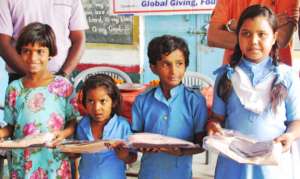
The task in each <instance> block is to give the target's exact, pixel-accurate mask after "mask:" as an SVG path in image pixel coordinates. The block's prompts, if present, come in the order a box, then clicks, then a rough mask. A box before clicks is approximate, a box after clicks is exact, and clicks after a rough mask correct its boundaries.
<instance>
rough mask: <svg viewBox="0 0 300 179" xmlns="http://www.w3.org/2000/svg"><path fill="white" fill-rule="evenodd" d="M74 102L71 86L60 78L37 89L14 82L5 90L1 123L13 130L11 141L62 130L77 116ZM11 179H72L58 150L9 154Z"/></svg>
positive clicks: (21, 151) (64, 157) (27, 150)
mask: <svg viewBox="0 0 300 179" xmlns="http://www.w3.org/2000/svg"><path fill="white" fill-rule="evenodd" d="M75 101H76V100H75V92H73V87H72V84H71V83H70V82H69V81H68V80H67V79H65V78H63V77H60V76H56V77H55V79H54V80H53V81H52V82H51V83H50V84H49V85H48V86H41V87H37V88H24V86H23V83H22V79H20V80H16V81H13V82H12V83H10V84H9V86H8V88H7V90H6V96H5V110H4V120H5V121H6V122H7V123H8V124H10V125H12V126H14V134H13V138H14V139H18V138H23V137H24V136H27V135H30V134H36V133H42V132H53V131H57V130H62V129H63V128H64V125H65V123H66V122H67V121H68V120H70V119H74V117H75V118H76V117H77V116H78V115H79V113H78V112H77V110H76V105H75V104H76V103H75ZM11 177H12V178H28V179H29V178H30V179H46V178H49V179H52V178H63V179H65V178H71V170H70V163H69V160H68V158H67V156H65V155H64V154H63V153H61V152H59V151H58V150H57V149H50V148H26V149H16V150H12V171H11Z"/></svg>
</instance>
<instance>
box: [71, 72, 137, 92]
mask: <svg viewBox="0 0 300 179" xmlns="http://www.w3.org/2000/svg"><path fill="white" fill-rule="evenodd" d="M99 73H101V74H106V75H109V76H110V77H112V78H114V79H120V80H123V81H124V82H125V83H132V80H131V78H130V77H129V76H128V75H127V74H126V73H125V72H123V71H121V70H119V69H117V68H113V67H92V68H89V69H86V70H84V71H82V72H80V73H79V74H78V75H77V76H76V77H75V78H74V87H75V89H77V88H78V85H79V84H80V83H83V81H84V80H85V79H86V78H87V77H88V75H92V74H99Z"/></svg>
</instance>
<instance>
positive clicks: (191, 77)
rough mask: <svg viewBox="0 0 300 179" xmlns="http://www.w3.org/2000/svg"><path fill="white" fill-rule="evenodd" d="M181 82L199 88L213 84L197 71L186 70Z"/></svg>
mask: <svg viewBox="0 0 300 179" xmlns="http://www.w3.org/2000/svg"><path fill="white" fill-rule="evenodd" d="M182 82H183V84H184V85H185V86H187V87H190V88H199V89H202V88H204V87H208V86H213V85H214V81H213V80H212V79H210V78H209V77H207V76H204V75H203V74H201V73H199V72H193V71H187V72H185V75H184V78H183V80H182Z"/></svg>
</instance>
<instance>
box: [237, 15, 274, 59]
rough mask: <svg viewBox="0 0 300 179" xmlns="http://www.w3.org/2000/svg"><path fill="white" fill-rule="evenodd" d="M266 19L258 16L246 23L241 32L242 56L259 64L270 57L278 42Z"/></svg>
mask: <svg viewBox="0 0 300 179" xmlns="http://www.w3.org/2000/svg"><path fill="white" fill-rule="evenodd" d="M276 37H277V33H274V32H273V29H272V27H271V26H270V24H269V22H268V20H267V19H266V17H263V16H258V17H255V18H254V19H247V20H245V21H244V23H243V25H242V26H241V30H240V32H239V45H240V49H241V51H242V54H243V55H244V56H245V57H246V58H248V59H250V60H251V61H252V62H254V63H259V62H260V61H262V60H263V59H265V58H266V57H268V56H269V54H270V52H271V49H272V46H273V45H274V43H275V41H276Z"/></svg>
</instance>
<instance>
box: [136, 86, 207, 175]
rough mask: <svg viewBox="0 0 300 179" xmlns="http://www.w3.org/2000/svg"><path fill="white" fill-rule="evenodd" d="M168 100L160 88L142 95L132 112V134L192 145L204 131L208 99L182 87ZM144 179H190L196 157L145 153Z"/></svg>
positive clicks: (142, 168) (141, 170) (142, 161)
mask: <svg viewBox="0 0 300 179" xmlns="http://www.w3.org/2000/svg"><path fill="white" fill-rule="evenodd" d="M170 93H171V97H170V98H169V99H168V100H167V99H166V98H165V97H164V95H163V92H162V89H161V88H160V87H157V88H153V89H151V90H149V91H147V92H145V93H143V94H141V95H139V96H138V97H137V98H136V100H135V103H134V105H133V109H132V130H133V131H138V132H150V133H157V134H162V135H166V136H171V137H176V138H179V139H184V140H188V141H193V140H194V135H195V134H197V133H200V132H203V131H204V125H205V123H206V119H207V107H206V103H205V99H204V97H203V96H202V95H201V94H199V93H197V92H194V91H192V90H191V89H188V88H186V87H185V86H184V85H182V84H181V85H179V86H177V87H175V88H173V89H172V90H171V91H170ZM139 178H141V179H167V178H172V179H190V178H192V156H191V155H186V156H180V157H177V156H174V155H169V154H166V153H144V154H143V157H142V160H141V168H140V171H139Z"/></svg>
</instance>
